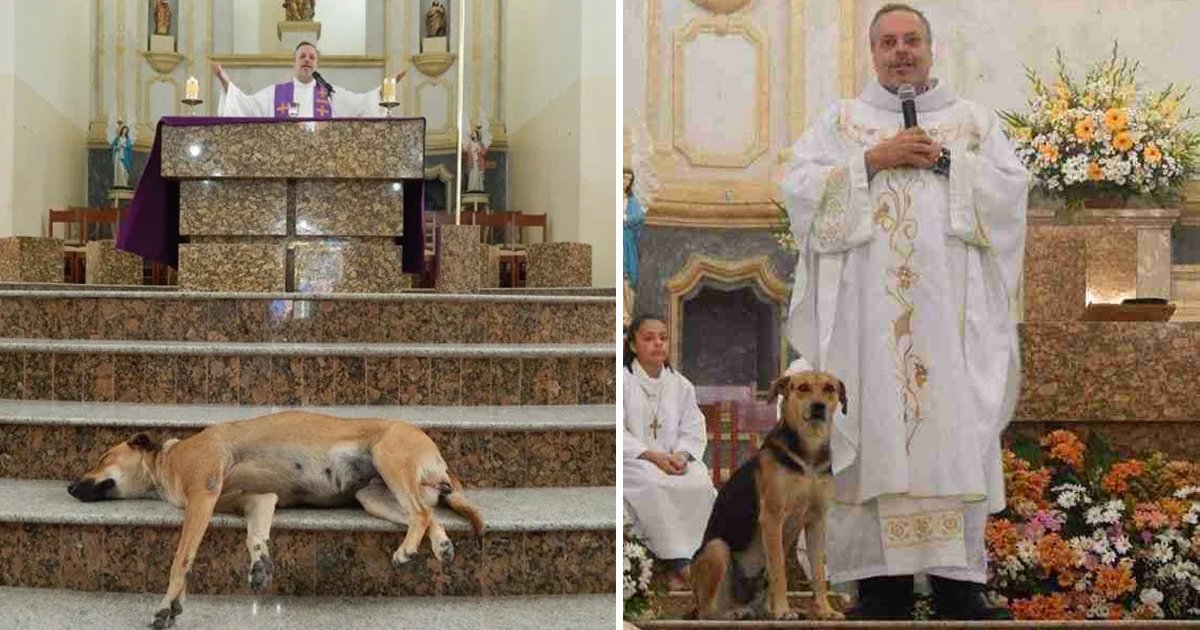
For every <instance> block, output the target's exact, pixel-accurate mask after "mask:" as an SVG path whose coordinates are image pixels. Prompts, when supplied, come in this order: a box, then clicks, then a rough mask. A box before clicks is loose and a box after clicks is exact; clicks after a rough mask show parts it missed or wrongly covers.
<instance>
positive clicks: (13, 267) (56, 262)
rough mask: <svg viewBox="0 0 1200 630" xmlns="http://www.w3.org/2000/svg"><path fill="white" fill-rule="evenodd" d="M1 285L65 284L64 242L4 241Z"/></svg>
mask: <svg viewBox="0 0 1200 630" xmlns="http://www.w3.org/2000/svg"><path fill="white" fill-rule="evenodd" d="M0 281H2V282H62V281H63V241H62V239H59V238H43V237H38V236H6V237H4V238H0Z"/></svg>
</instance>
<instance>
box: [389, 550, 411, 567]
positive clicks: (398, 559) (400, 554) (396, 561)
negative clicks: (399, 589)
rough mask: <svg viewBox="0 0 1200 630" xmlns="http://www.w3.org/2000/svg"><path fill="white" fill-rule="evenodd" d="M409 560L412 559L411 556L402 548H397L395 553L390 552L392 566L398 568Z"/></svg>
mask: <svg viewBox="0 0 1200 630" xmlns="http://www.w3.org/2000/svg"><path fill="white" fill-rule="evenodd" d="M410 560H412V556H410V555H408V553H407V552H405V551H404V550H403V549H397V550H396V553H394V554H392V568H393V569H397V570H398V569H399V568H400V567H401V566H403V565H406V564H408V563H409V561H410Z"/></svg>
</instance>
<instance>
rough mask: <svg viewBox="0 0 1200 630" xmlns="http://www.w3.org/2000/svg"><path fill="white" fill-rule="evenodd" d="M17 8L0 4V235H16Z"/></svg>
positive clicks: (7, 4)
mask: <svg viewBox="0 0 1200 630" xmlns="http://www.w3.org/2000/svg"><path fill="white" fill-rule="evenodd" d="M15 13H16V6H15V5H14V4H12V3H7V2H5V3H0V235H9V234H12V233H13V232H12V216H13V205H12V203H13V194H12V193H13V130H14V121H13V81H14V77H13V53H14V51H13V40H14V39H15V37H14V35H13V30H14V22H15V20H14V19H13V16H14V14H15Z"/></svg>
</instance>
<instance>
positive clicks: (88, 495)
mask: <svg viewBox="0 0 1200 630" xmlns="http://www.w3.org/2000/svg"><path fill="white" fill-rule="evenodd" d="M116 485H117V482H115V481H113V480H112V479H105V480H104V481H101V482H100V483H96V482H95V481H92V480H91V479H80V480H79V481H76V482H74V483H72V484H70V485H69V486H67V493H68V494H70V495H71V496H73V497H75V498H76V499H79V500H80V501H83V502H84V503H90V502H92V501H106V500H108V499H111V498H112V496H110V495H111V494H112V490H113V488H114V487H115V486H116Z"/></svg>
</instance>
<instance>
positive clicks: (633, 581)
mask: <svg viewBox="0 0 1200 630" xmlns="http://www.w3.org/2000/svg"><path fill="white" fill-rule="evenodd" d="M623 557H624V562H622V565H623V567H624V578H623V580H622V582H623V591H624V597H625V618H626V619H638V618H641V617H644V616H646V614H647V613H649V612H650V608H651V601H650V598H651V595H653V593H654V591H653V586H652V585H653V580H654V556H653V555H652V554H651V553H650V550H649V549H647V548H646V545H644V544H642V542H641V541H640V540H638V539H637V538H636V537H634V536H632V535H631V534H628V533H627V534H625V542H624V545H623Z"/></svg>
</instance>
